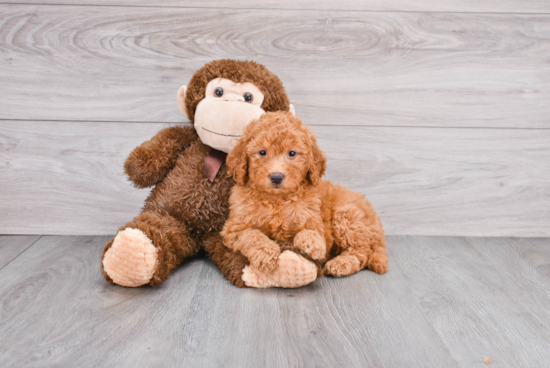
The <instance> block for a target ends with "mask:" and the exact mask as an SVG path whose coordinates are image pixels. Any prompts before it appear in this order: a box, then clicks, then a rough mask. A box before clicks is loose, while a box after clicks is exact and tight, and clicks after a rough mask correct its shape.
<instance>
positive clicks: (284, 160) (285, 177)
mask: <svg viewBox="0 0 550 368" xmlns="http://www.w3.org/2000/svg"><path fill="white" fill-rule="evenodd" d="M227 165H228V166H229V171H230V173H231V175H232V176H233V178H234V179H235V180H236V181H237V183H238V184H239V185H243V186H244V185H246V184H247V183H250V184H251V185H253V186H254V188H255V189H256V190H259V191H262V192H267V193H273V194H276V193H280V194H283V193H290V192H293V191H294V190H296V189H297V188H298V187H300V186H304V185H317V184H319V181H320V180H321V177H322V176H323V175H324V173H325V170H326V158H325V156H324V154H323V152H322V151H321V150H320V149H319V147H318V146H317V140H316V139H315V136H314V135H313V132H312V131H311V130H310V129H309V128H307V127H305V126H303V125H302V121H301V120H300V119H298V118H297V117H295V116H293V115H292V114H291V113H286V112H270V113H266V114H264V115H262V116H261V117H260V118H259V119H258V120H255V121H253V122H252V123H250V124H249V125H248V127H247V128H246V130H245V132H244V134H243V136H242V137H241V138H240V140H239V142H238V143H237V146H236V147H235V148H233V150H232V151H231V152H230V153H229V155H228V156H227Z"/></svg>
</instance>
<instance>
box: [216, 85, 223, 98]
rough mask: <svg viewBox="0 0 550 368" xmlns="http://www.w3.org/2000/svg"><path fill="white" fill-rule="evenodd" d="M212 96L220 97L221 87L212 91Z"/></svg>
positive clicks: (221, 93)
mask: <svg viewBox="0 0 550 368" xmlns="http://www.w3.org/2000/svg"><path fill="white" fill-rule="evenodd" d="M214 94H215V95H216V97H222V96H223V88H222V87H218V88H216V90H215V91H214Z"/></svg>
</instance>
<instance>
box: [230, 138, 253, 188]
mask: <svg viewBox="0 0 550 368" xmlns="http://www.w3.org/2000/svg"><path fill="white" fill-rule="evenodd" d="M247 144H248V141H247V140H245V139H244V137H243V138H241V139H239V143H237V145H236V146H235V147H234V148H233V149H232V150H231V152H229V154H228V155H227V167H228V168H229V174H231V176H232V177H233V179H235V181H236V182H237V184H239V185H241V186H243V185H246V183H247V182H248V154H247V153H246V146H247Z"/></svg>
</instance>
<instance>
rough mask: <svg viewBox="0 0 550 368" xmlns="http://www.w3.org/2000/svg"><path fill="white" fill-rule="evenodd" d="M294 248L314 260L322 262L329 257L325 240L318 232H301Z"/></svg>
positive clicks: (295, 239) (296, 237)
mask: <svg viewBox="0 0 550 368" xmlns="http://www.w3.org/2000/svg"><path fill="white" fill-rule="evenodd" d="M294 246H295V247H296V248H298V249H300V250H301V251H302V252H304V253H305V254H307V255H308V256H310V257H311V258H313V259H314V260H320V259H323V258H325V257H326V256H327V243H326V241H325V238H323V236H322V235H321V234H319V232H318V231H316V230H307V229H306V230H302V231H300V232H299V233H298V234H296V236H295V237H294Z"/></svg>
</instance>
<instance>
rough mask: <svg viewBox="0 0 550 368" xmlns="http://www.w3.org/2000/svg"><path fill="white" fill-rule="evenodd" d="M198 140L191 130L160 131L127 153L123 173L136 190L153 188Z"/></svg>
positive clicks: (184, 128)
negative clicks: (128, 154)
mask: <svg viewBox="0 0 550 368" xmlns="http://www.w3.org/2000/svg"><path fill="white" fill-rule="evenodd" d="M197 139H198V136H197V133H196V131H195V129H194V128H193V127H182V126H174V127H170V128H165V129H162V130H161V131H160V132H158V133H157V134H156V135H155V136H154V137H153V138H151V140H148V141H146V142H143V143H142V144H141V146H138V147H136V148H135V149H134V150H133V151H132V153H130V156H128V158H127V159H126V162H125V163H124V172H125V173H126V174H127V175H128V177H129V178H130V180H131V181H132V182H133V183H134V185H135V186H136V187H138V188H147V187H150V186H153V185H155V184H157V183H158V182H159V181H161V180H162V178H164V176H165V175H166V174H167V173H168V171H170V169H172V168H173V167H174V165H175V163H176V160H177V158H178V156H179V155H180V154H182V153H183V151H185V149H186V148H187V147H189V146H190V145H191V143H193V142H194V141H196V140H197Z"/></svg>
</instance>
